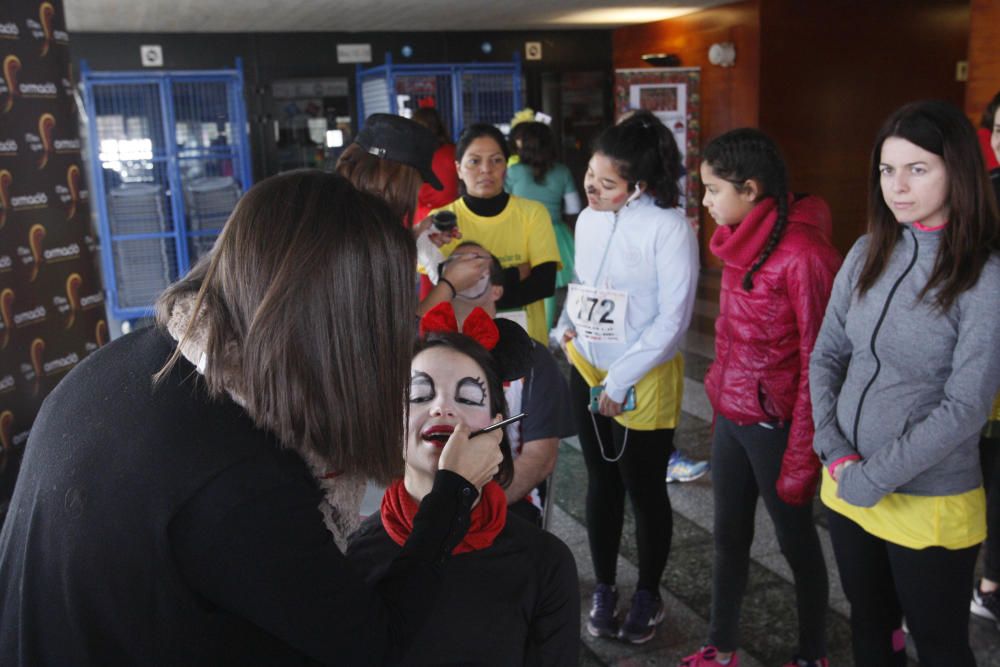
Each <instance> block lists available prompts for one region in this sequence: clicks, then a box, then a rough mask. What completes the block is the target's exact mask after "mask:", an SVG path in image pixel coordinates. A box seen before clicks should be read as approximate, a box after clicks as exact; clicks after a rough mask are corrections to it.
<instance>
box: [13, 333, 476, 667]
mask: <svg viewBox="0 0 1000 667" xmlns="http://www.w3.org/2000/svg"><path fill="white" fill-rule="evenodd" d="M173 349H174V343H173V341H172V340H170V339H168V338H166V337H165V336H164V335H163V334H161V333H159V332H157V331H154V330H145V331H142V332H139V333H136V334H133V335H131V336H126V337H124V338H122V339H120V340H117V341H115V342H113V343H111V344H110V345H108V346H106V347H105V348H102V349H101V350H99V351H98V352H96V353H94V354H93V355H91V356H90V357H89V358H88V359H87V360H86V361H84V362H83V363H82V364H80V365H79V366H78V367H77V368H76V369H74V370H73V371H72V372H71V373H70V374H69V375H68V376H67V377H66V378H65V379H63V381H62V382H61V383H60V384H59V385H58V386H57V387H56V389H55V391H53V392H52V394H51V395H50V396H49V397H48V398H47V399H46V401H45V403H44V404H43V406H42V409H41V411H40V412H39V414H38V418H37V419H36V421H35V424H34V427H33V429H32V432H31V437H30V439H29V440H28V444H27V449H26V452H25V455H24V461H23V464H22V467H21V471H20V476H19V478H18V481H17V485H16V487H15V491H14V496H13V499H12V501H11V506H10V512H9V514H8V517H7V521H6V524H5V525H4V527H3V532H2V533H0V665H4V667H14V666H15V665H25V666H27V665H31V666H32V667H34V666H37V665H59V666H61V665H73V666H74V667H81V666H85V665H184V666H185V667H187V666H190V665H230V664H232V665H285V664H298V665H301V664H316V663H330V664H349V665H360V664H365V665H367V664H375V663H380V662H382V661H383V660H384V659H385V658H386V657H387V655H388V657H391V655H392V653H393V652H394V651H398V649H399V647H400V646H402V645H404V644H406V643H408V641H409V640H410V638H411V637H412V634H413V633H414V632H416V631H417V630H418V629H419V627H420V625H421V622H422V619H423V613H422V604H418V603H416V602H415V601H416V600H421V601H423V600H426V599H428V598H430V599H433V598H434V597H435V595H436V594H437V591H438V588H439V586H440V581H441V579H440V571H441V570H442V569H446V568H447V565H445V566H444V567H442V566H441V565H440V564H441V563H442V562H443V558H444V554H447V553H448V552H449V551H450V546H452V545H454V544H456V543H457V541H458V540H460V539H461V537H462V536H463V535H464V533H465V530H466V528H467V526H468V509H469V506H470V505H471V501H472V500H473V499H474V498H475V495H476V494H475V489H474V488H473V487H470V486H469V485H467V484H466V483H465V481H464V480H462V479H461V478H460V477H458V476H457V475H454V474H452V473H438V478H437V480H436V483H435V487H434V490H433V491H432V493H431V495H430V496H428V499H431V500H432V502H431V503H430V504H428V503H426V502H425V503H424V505H423V506H422V507H421V511H420V514H418V516H417V521H418V522H419V523H420V525H419V527H415V529H414V533H413V535H412V536H411V540H410V541H409V542H408V543H407V545H406V548H405V549H404V552H405V553H402V554H401V555H402V556H405V557H403V558H400V559H398V560H397V561H394V562H393V563H392V565H391V566H390V570H389V574H388V576H387V577H386V578H385V579H384V580H383V581H382V582H380V584H379V586H377V587H375V588H372V587H370V586H368V585H367V584H365V582H364V580H363V578H362V577H361V576H359V575H358V574H357V573H356V572H355V571H354V570H353V568H352V567H351V566H350V565H349V563H348V562H347V561H346V560H345V558H344V556H343V555H342V554H341V553H340V551H338V550H337V547H336V546H335V544H334V542H333V540H332V539H331V536H330V534H329V533H328V532H327V530H326V528H325V526H324V525H323V521H322V517H321V515H320V513H319V510H318V505H319V502H320V492H319V491H318V489H317V487H316V484H315V482H314V480H313V479H312V477H311V475H310V474H309V471H308V469H307V467H306V465H305V464H304V463H303V461H302V460H301V458H300V457H299V456H298V455H297V454H295V453H294V452H291V451H288V450H285V449H281V448H280V447H279V446H278V445H277V443H276V441H275V439H274V438H273V436H272V435H270V434H269V433H267V432H265V431H262V430H260V429H258V428H256V427H255V426H254V424H253V423H252V421H251V420H250V418H249V416H248V415H247V414H246V413H245V412H244V411H243V409H242V408H240V407H239V406H238V405H236V404H235V403H233V402H232V401H229V400H223V401H210V400H208V399H207V398H206V394H205V389H204V384H203V383H202V381H201V379H200V376H199V375H198V373H197V371H195V369H194V368H193V367H192V366H191V365H190V364H189V363H187V362H186V361H183V360H182V361H181V362H180V363H179V364H178V365H177V366H176V367H175V368H174V370H173V372H172V373H170V375H169V376H168V377H167V378H166V381H165V382H163V383H162V384H161V385H159V386H158V387H156V388H155V389H154V388H153V387H152V386H151V376H152V374H153V373H154V372H156V371H157V370H159V368H160V367H161V366H162V365H163V363H164V361H165V360H166V359H167V357H168V356H169V355H170V354H171V352H172V351H173ZM432 496H433V498H431V497H432ZM418 533H419V534H418Z"/></svg>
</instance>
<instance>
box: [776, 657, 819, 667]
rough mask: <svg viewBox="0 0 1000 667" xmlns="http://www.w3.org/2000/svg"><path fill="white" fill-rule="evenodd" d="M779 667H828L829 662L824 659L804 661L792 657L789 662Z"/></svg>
mask: <svg viewBox="0 0 1000 667" xmlns="http://www.w3.org/2000/svg"><path fill="white" fill-rule="evenodd" d="M781 667H830V661H829V660H827V659H826V658H817V659H816V660H804V659H802V658H799V657H797V656H796V657H794V658H792V659H791V660H790V661H788V662H786V663H785V664H784V665H782V666H781Z"/></svg>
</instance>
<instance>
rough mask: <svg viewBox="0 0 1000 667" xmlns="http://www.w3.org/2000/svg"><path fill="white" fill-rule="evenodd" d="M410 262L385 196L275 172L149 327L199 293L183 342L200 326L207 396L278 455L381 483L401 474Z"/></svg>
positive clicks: (163, 300)
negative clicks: (243, 414) (290, 453)
mask: <svg viewBox="0 0 1000 667" xmlns="http://www.w3.org/2000/svg"><path fill="white" fill-rule="evenodd" d="M415 262H416V251H415V248H414V243H413V238H412V234H410V232H408V231H407V230H406V229H404V228H403V226H402V225H400V224H399V220H398V219H397V218H396V217H395V216H394V215H393V214H392V212H390V211H389V209H388V207H387V206H386V205H385V203H384V202H382V201H381V200H380V199H379V198H377V197H375V196H373V195H369V194H366V193H362V192H359V191H358V190H356V189H355V188H354V187H352V186H351V184H350V183H348V182H347V180H346V179H344V178H343V177H341V176H337V175H335V174H330V173H326V172H322V171H318V170H302V171H294V172H289V173H285V174H280V175H278V176H273V177H271V178H268V179H266V180H264V181H261V182H260V183H258V184H257V185H255V186H254V187H252V188H251V189H250V190H249V191H248V192H247V193H246V194H245V195H244V197H243V198H242V199H241V200H240V202H239V204H238V205H237V206H236V209H235V210H234V211H233V214H232V215H231V216H230V218H229V221H228V222H227V223H226V226H225V228H224V229H223V230H222V234H221V235H220V237H219V240H218V242H217V243H216V245H215V248H214V250H213V251H212V253H211V255H210V256H209V258H207V259H206V260H204V261H202V262H201V263H199V264H198V265H197V266H195V268H194V269H192V270H191V272H190V273H189V274H188V275H187V276H185V277H184V278H183V279H182V280H180V281H178V282H177V283H175V284H174V285H172V286H170V287H169V288H168V289H167V290H166V292H164V294H163V295H162V296H161V297H160V300H159V301H158V303H157V320H158V322H159V324H160V325H161V326H163V327H165V326H166V322H167V321H168V320H169V318H170V315H171V312H172V311H173V309H174V306H175V304H176V303H177V302H178V300H179V299H182V298H190V297H191V296H192V295H196V302H195V308H194V312H195V313H196V316H194V317H192V325H191V326H190V327H189V328H188V331H187V332H186V333H185V335H184V337H183V338H182V341H181V344H183V343H184V342H185V341H186V340H187V339H188V338H189V337H190V336H191V333H192V331H193V330H194V328H195V325H196V324H197V327H198V328H201V327H206V328H207V332H208V334H207V335H208V339H207V345H206V350H205V352H206V357H207V365H206V367H205V371H204V377H205V383H206V385H207V389H208V392H209V393H210V395H211V396H213V397H222V396H225V395H226V392H227V391H230V392H234V393H236V394H237V395H238V396H239V398H240V399H242V401H243V402H244V403H245V405H244V407H245V408H246V410H247V412H248V413H249V415H250V416H251V417H252V418H253V420H254V422H255V423H256V424H257V425H258V426H259V427H260V428H264V429H268V430H270V431H271V432H273V433H274V434H275V435H276V436H277V437H278V439H279V440H280V441H281V443H282V444H283V445H284V446H286V447H289V448H292V449H296V450H300V451H301V450H307V451H310V452H312V453H313V454H316V455H319V456H320V457H322V458H323V459H324V460H325V461H326V462H327V463H328V464H329V466H330V467H331V469H334V470H339V471H343V472H349V473H359V474H363V475H367V476H370V477H372V478H375V479H379V480H382V481H383V482H388V481H389V480H391V479H393V478H395V477H398V476H399V475H400V474H401V472H402V469H401V467H400V460H399V443H400V442H402V439H403V436H404V428H405V427H404V418H405V416H404V412H403V411H404V409H405V408H404V406H405V404H406V390H407V384H408V380H409V372H410V370H409V369H410V359H411V357H412V350H413V331H414V323H413V320H412V317H411V314H412V313H414V312H415V308H416V302H415V297H414V294H413V289H412V275H413V266H414V265H415ZM179 350H180V346H178V351H177V352H175V354H174V355H173V356H172V357H171V358H170V360H169V361H168V362H167V364H166V365H165V366H164V369H163V370H161V371H160V373H158V374H157V380H158V381H162V380H163V378H164V377H165V376H166V373H167V372H168V371H169V370H170V368H171V367H173V365H174V364H176V363H177V361H178V358H179V356H180V354H179ZM179 418H183V416H182V415H180V416H179Z"/></svg>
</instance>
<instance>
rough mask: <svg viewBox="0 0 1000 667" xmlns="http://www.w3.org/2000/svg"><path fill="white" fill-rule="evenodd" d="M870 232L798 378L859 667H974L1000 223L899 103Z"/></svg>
mask: <svg viewBox="0 0 1000 667" xmlns="http://www.w3.org/2000/svg"><path fill="white" fill-rule="evenodd" d="M870 189H871V192H870V199H869V233H868V234H867V235H865V236H863V237H862V238H861V239H859V240H858V242H857V243H856V244H855V245H854V247H853V248H852V249H851V251H850V253H849V254H848V256H847V259H846V260H845V262H844V265H843V267H842V268H841V270H840V272H839V273H838V275H837V278H836V280H835V282H834V286H833V294H832V295H831V298H830V303H829V306H828V307H827V311H826V317H825V318H824V321H823V326H822V328H821V330H820V333H819V337H818V338H817V340H816V346H815V348H814V350H813V354H812V357H811V362H810V378H809V379H810V383H809V384H810V391H811V396H812V405H813V418H814V421H815V425H816V435H815V440H814V448H815V450H816V453H817V454H818V455H819V457H820V460H821V461H822V462H823V464H824V468H825V469H824V473H823V484H822V490H821V494H820V495H821V498H822V500H823V503H824V504H825V505H826V506H827V508H828V510H829V524H830V534H831V537H832V538H833V545H834V552H835V555H836V558H837V565H838V568H839V570H840V576H841V581H842V583H843V587H844V592H845V594H846V595H847V598H848V600H849V601H850V603H851V629H852V640H853V650H854V659H855V663H856V664H857V665H858V667H866V666H868V665H872V666H883V665H905V664H906V654H905V652H904V651H903V648H904V642H903V634H902V631H901V629H900V626H901V621H902V618H903V617H904V616H905V618H906V620H907V623H908V625H909V629H910V632H911V635H912V637H913V639H914V641H915V643H916V646H917V652H918V654H919V657H920V663H921V664H922V665H928V666H934V665H948V666H949V667H951V666H962V665H975V659H974V658H973V656H972V652H971V650H970V649H969V644H968V593H966V591H967V590H968V588H969V585H970V584H971V583H972V578H973V568H974V565H975V561H976V554H977V551H978V548H979V544H980V543H981V542H982V541H983V539H984V538H985V535H986V521H985V497H984V494H983V489H982V475H981V471H980V466H979V459H978V451H977V446H978V440H979V431H980V429H981V428H982V426H983V424H984V423H985V422H986V418H987V415H988V413H989V409H990V405H991V403H992V400H993V396H994V394H995V393H996V391H997V386H998V382H1000V345H998V344H997V332H998V331H1000V220H998V214H997V205H996V200H995V198H994V196H993V193H992V192H991V191H990V185H989V182H988V180H987V177H986V170H985V168H984V166H983V161H982V155H981V154H980V151H979V147H978V143H977V140H976V134H975V130H974V129H973V128H972V125H971V124H970V123H969V121H968V120H967V119H966V118H965V116H964V115H963V114H962V112H961V111H959V110H958V109H957V108H955V107H954V106H952V105H950V104H948V103H946V102H937V101H927V102H916V103H912V104H908V105H906V106H904V107H903V108H901V109H899V110H898V111H896V112H895V113H894V114H893V115H892V116H890V117H889V119H888V120H887V121H886V123H885V125H883V127H882V129H881V131H880V132H879V134H878V137H877V139H876V142H875V147H874V149H873V151H872V166H871V174H870Z"/></svg>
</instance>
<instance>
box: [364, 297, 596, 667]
mask: <svg viewBox="0 0 1000 667" xmlns="http://www.w3.org/2000/svg"><path fill="white" fill-rule="evenodd" d="M431 321H433V322H434V323H433V324H430V322H431ZM422 329H423V330H424V337H423V338H422V339H421V340H420V342H419V343H418V344H417V351H416V355H415V356H414V357H413V362H412V364H411V369H410V393H409V415H408V420H407V430H406V435H405V440H404V443H403V457H404V459H405V471H404V474H403V478H402V479H400V480H397V481H395V482H394V483H392V484H391V485H390V486H389V487H388V489H386V492H385V496H384V497H383V499H382V506H381V509H380V511H379V512H378V513H376V514H373V515H372V516H371V517H369V518H368V519H367V520H366V521H365V522H364V524H362V526H361V528H360V530H358V532H357V533H355V534H354V535H353V536H352V537H351V543H350V547H349V549H348V554H347V555H348V558H349V559H350V560H351V561H352V562H353V563H354V564H355V565H357V566H358V568H359V569H360V570H361V571H362V572H364V574H365V578H366V579H367V580H368V581H369V582H372V583H374V582H377V581H378V580H379V579H381V578H382V577H384V576H385V574H386V573H387V571H388V570H389V567H390V565H391V564H392V563H393V560H394V559H395V558H396V557H397V555H398V554H399V553H400V551H401V549H402V545H404V544H405V543H406V539H407V537H408V536H409V534H410V532H411V531H412V530H413V517H414V515H415V513H416V511H417V508H418V507H419V505H420V503H421V500H422V499H423V498H424V497H425V496H426V495H427V494H428V493H429V492H430V490H431V488H432V486H433V482H434V479H435V476H436V475H437V474H438V467H439V466H440V463H441V451H442V447H443V446H444V443H445V442H446V441H447V440H448V438H449V437H451V435H452V433H454V432H456V431H463V432H469V431H474V430H476V429H481V428H483V427H486V426H488V425H489V424H490V423H492V422H493V421H495V420H497V419H499V418H501V417H502V416H504V414H505V413H506V406H505V402H504V393H503V392H504V390H503V384H502V382H503V381H505V380H511V379H514V377H515V376H517V377H519V376H520V375H522V374H523V373H524V370H523V368H520V366H522V365H523V363H524V362H523V361H522V360H521V358H522V357H524V356H525V355H530V352H529V351H528V350H529V348H530V339H529V338H528V336H527V335H526V334H525V333H524V331H523V330H522V329H520V327H518V325H516V324H514V323H512V322H504V321H501V320H497V321H496V322H494V320H491V319H490V318H489V316H488V315H487V314H486V313H485V312H484V311H483V310H482V309H475V310H473V311H472V313H471V314H469V315H468V317H466V319H465V322H464V324H463V326H462V330H463V331H465V332H467V334H468V335H463V334H459V333H457V332H455V329H457V326H456V323H455V313H454V311H453V310H451V306H450V305H448V304H442V305H441V306H438V307H437V308H436V309H434V310H433V311H431V313H429V314H428V315H427V316H426V317H425V319H424V322H423V323H422ZM484 346H491V347H492V349H490V350H487V348H486V347H484ZM500 450H501V451H502V453H503V463H502V464H501V465H500V471H499V473H498V474H497V475H496V477H495V478H494V480H493V481H491V482H489V483H488V484H486V485H485V486H484V487H483V490H482V494H481V496H480V499H479V502H478V503H477V504H476V505H475V506H474V507H473V510H472V517H471V521H470V527H469V531H468V533H467V534H466V537H465V539H464V540H463V541H462V543H461V544H459V545H458V546H456V547H455V548H454V550H453V552H452V554H453V555H452V557H451V560H450V561H449V565H448V570H447V572H446V573H445V575H444V593H443V595H442V596H441V597H440V598H438V600H437V603H436V604H435V605H434V606H433V607H430V606H428V607H426V613H427V618H426V624H425V626H424V628H425V629H424V630H423V631H422V632H421V633H420V635H419V636H418V637H417V639H416V640H415V641H414V644H413V646H412V647H411V648H410V650H409V651H408V652H407V653H406V655H405V656H403V658H402V660H401V661H400V664H403V665H431V664H435V665H440V664H449V665H453V664H491V665H567V666H569V665H576V664H577V660H578V656H579V644H580V609H579V583H578V581H577V576H576V564H575V562H574V561H573V556H572V554H571V552H570V551H569V549H568V548H567V547H566V545H564V544H563V543H562V542H561V541H559V539H558V538H556V537H554V536H553V535H551V534H550V533H547V532H544V531H542V530H540V529H539V528H537V527H536V526H534V525H533V524H531V523H530V522H528V521H526V520H524V519H522V518H520V517H519V516H516V515H515V514H513V513H509V512H508V509H507V499H506V496H505V494H504V487H506V486H507V485H508V484H509V483H510V481H511V480H512V479H513V476H514V463H513V459H512V457H511V450H510V444H509V442H508V440H507V436H506V434H505V435H504V436H503V440H502V441H501V443H500ZM422 602H423V601H422V600H414V603H415V604H420V603H422Z"/></svg>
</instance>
